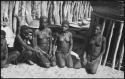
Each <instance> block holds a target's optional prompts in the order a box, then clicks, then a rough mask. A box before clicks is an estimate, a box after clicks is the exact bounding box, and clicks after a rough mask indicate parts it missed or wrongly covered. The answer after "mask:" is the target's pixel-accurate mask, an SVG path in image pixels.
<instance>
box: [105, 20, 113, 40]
mask: <svg viewBox="0 0 125 79" xmlns="http://www.w3.org/2000/svg"><path fill="white" fill-rule="evenodd" d="M111 25H112V20H111V21H110V23H109V26H108V29H107V34H106V38H108V36H109V34H110V30H111Z"/></svg>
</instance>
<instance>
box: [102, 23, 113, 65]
mask: <svg viewBox="0 0 125 79" xmlns="http://www.w3.org/2000/svg"><path fill="white" fill-rule="evenodd" d="M114 27H115V22H114V21H113V25H112V29H111V32H110V36H109V42H108V47H107V52H106V56H105V58H104V63H103V66H104V65H105V64H106V61H107V57H108V53H109V49H110V45H111V39H112V36H113V31H114Z"/></svg>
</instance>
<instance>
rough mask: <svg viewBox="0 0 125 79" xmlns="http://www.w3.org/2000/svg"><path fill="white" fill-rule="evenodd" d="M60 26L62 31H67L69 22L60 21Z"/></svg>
mask: <svg viewBox="0 0 125 79" xmlns="http://www.w3.org/2000/svg"><path fill="white" fill-rule="evenodd" d="M62 28H63V31H67V30H68V29H69V22H68V21H63V22H62Z"/></svg>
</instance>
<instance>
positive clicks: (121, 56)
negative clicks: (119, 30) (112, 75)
mask: <svg viewBox="0 0 125 79" xmlns="http://www.w3.org/2000/svg"><path fill="white" fill-rule="evenodd" d="M123 56H124V43H123V44H122V51H121V55H120V59H119V64H118V70H120V68H121V64H122V60H123Z"/></svg>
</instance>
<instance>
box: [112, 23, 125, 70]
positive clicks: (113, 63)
mask: <svg viewBox="0 0 125 79" xmlns="http://www.w3.org/2000/svg"><path fill="white" fill-rule="evenodd" d="M123 26H124V22H121V27H120V31H119V32H120V33H119V36H118V41H117V43H116V49H115V53H114V57H113V62H112V68H113V69H114V68H115V61H116V55H117V51H118V47H119V43H120V40H121V36H122V30H123Z"/></svg>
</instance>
